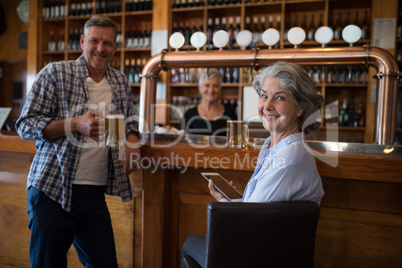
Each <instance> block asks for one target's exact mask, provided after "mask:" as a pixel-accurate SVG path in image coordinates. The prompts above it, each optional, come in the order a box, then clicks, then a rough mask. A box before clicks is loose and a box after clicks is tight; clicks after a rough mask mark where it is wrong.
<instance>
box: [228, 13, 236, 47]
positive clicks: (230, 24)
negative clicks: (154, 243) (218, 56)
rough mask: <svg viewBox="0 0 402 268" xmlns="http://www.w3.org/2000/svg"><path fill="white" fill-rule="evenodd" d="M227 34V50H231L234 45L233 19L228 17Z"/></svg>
mask: <svg viewBox="0 0 402 268" xmlns="http://www.w3.org/2000/svg"><path fill="white" fill-rule="evenodd" d="M228 34H229V49H233V47H234V43H235V38H234V27H233V17H229V28H228Z"/></svg>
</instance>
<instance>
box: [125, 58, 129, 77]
mask: <svg viewBox="0 0 402 268" xmlns="http://www.w3.org/2000/svg"><path fill="white" fill-rule="evenodd" d="M124 74H125V75H126V77H127V80H128V77H129V75H130V60H129V59H128V58H126V60H125V61H124ZM129 82H130V81H129Z"/></svg>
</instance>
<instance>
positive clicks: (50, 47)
mask: <svg viewBox="0 0 402 268" xmlns="http://www.w3.org/2000/svg"><path fill="white" fill-rule="evenodd" d="M48 50H49V51H55V50H56V41H55V39H54V30H50V39H49V43H48Z"/></svg>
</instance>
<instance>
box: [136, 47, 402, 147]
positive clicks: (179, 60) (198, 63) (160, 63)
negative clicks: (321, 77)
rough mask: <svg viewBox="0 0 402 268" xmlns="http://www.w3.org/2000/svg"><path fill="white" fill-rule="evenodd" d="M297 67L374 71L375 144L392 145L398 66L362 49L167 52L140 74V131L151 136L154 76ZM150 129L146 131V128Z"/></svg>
mask: <svg viewBox="0 0 402 268" xmlns="http://www.w3.org/2000/svg"><path fill="white" fill-rule="evenodd" d="M279 60H281V61H287V62H291V63H295V64H299V65H321V66H331V65H338V66H339V65H345V66H348V65H362V64H365V65H369V66H373V67H374V68H375V69H376V70H377V72H378V73H377V78H378V83H377V89H378V93H377V106H376V119H375V124H376V127H375V129H376V131H375V135H374V143H377V144H393V143H394V139H395V126H396V124H395V120H396V106H397V93H398V80H397V79H398V75H399V71H398V65H397V62H396V60H395V58H394V57H393V56H392V55H391V54H390V53H389V52H387V51H386V50H384V49H381V48H377V47H371V46H364V47H345V48H303V49H264V50H263V49H261V50H224V51H218V50H213V51H177V52H166V51H163V52H162V53H161V54H159V55H156V56H154V57H153V58H151V59H150V60H149V61H148V62H147V64H146V65H145V67H144V69H143V72H142V80H141V95H140V131H141V132H153V130H154V117H155V116H154V114H153V111H151V110H152V104H153V103H155V91H156V76H157V74H158V73H159V72H160V71H161V70H162V69H164V70H166V69H170V68H176V67H194V68H200V67H201V68H202V67H204V68H205V67H254V68H258V67H263V66H268V65H270V64H272V63H274V62H276V61H279ZM147 123H148V124H149V127H146V124H147Z"/></svg>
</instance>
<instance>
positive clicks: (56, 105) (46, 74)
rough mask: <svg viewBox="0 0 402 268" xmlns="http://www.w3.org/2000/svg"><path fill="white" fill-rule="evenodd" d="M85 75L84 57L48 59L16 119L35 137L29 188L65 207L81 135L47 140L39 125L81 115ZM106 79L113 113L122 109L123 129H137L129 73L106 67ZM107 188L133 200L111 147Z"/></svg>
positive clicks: (85, 100) (27, 134)
mask: <svg viewBox="0 0 402 268" xmlns="http://www.w3.org/2000/svg"><path fill="white" fill-rule="evenodd" d="M88 76H89V73H88V69H87V67H86V65H85V61H84V57H83V56H82V55H81V56H80V57H79V58H78V59H77V60H75V61H61V62H53V63H49V64H48V65H47V66H46V67H44V68H43V69H42V70H41V71H40V72H39V74H38V75H37V77H36V79H35V82H34V84H33V86H32V89H31V91H30V92H29V95H28V98H27V101H26V103H25V105H24V108H23V110H22V113H21V116H20V118H19V119H18V121H17V123H16V128H17V132H18V134H19V135H20V136H21V138H22V139H24V140H36V154H35V157H34V159H33V162H32V165H31V168H30V170H29V174H28V181H27V187H28V188H29V187H30V186H35V187H36V188H38V189H39V190H41V191H43V192H44V193H45V194H46V195H47V196H49V197H50V198H51V199H53V200H55V201H56V202H59V203H60V204H61V205H62V207H63V209H65V210H66V211H70V210H71V195H72V186H73V181H74V177H75V173H76V171H77V167H78V162H79V157H80V154H81V147H82V146H77V145H79V144H82V142H83V138H84V136H83V135H82V134H81V133H72V134H71V135H66V136H64V137H61V138H57V139H54V140H47V139H46V138H45V137H44V135H43V129H44V128H45V126H46V125H47V123H48V122H49V121H50V120H59V119H66V118H71V117H75V116H79V115H82V114H84V113H85V112H86V111H87V110H88V104H87V103H88V97H87V96H89V94H88V88H87V87H86V85H85V83H84V82H85V79H86V78H87V77H88ZM106 78H107V80H108V82H109V84H110V85H111V87H112V91H113V99H112V104H113V105H114V107H115V110H114V111H113V113H121V114H125V117H126V133H136V134H137V135H138V136H140V134H139V133H138V123H137V121H136V120H134V107H133V96H132V93H131V88H130V86H129V84H128V81H127V78H126V76H125V75H124V74H122V73H121V72H119V71H117V70H115V69H113V68H111V67H110V66H108V67H107V69H106ZM109 150H110V153H109V161H108V163H109V164H108V181H107V187H106V193H107V194H111V195H118V196H120V197H121V198H122V200H123V202H125V201H128V200H131V199H132V192H131V185H130V180H129V178H128V177H125V176H124V175H123V163H122V161H118V163H113V161H112V159H117V158H118V153H119V148H110V149H109Z"/></svg>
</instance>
